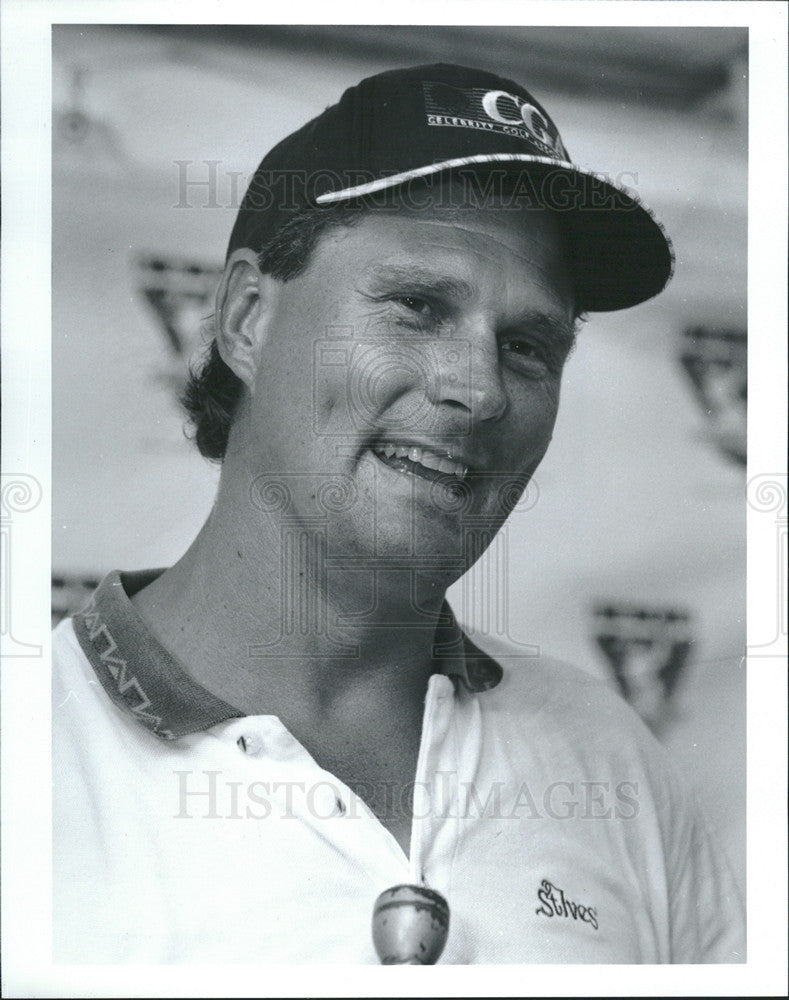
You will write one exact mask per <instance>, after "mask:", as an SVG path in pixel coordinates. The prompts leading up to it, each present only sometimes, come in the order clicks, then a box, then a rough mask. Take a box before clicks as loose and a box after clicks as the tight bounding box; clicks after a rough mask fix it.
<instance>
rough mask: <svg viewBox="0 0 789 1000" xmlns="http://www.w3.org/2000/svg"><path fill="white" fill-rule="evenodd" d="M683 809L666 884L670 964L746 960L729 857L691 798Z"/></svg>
mask: <svg viewBox="0 0 789 1000" xmlns="http://www.w3.org/2000/svg"><path fill="white" fill-rule="evenodd" d="M686 808H687V812H686V817H685V823H683V824H682V826H681V829H683V835H682V837H681V838H679V842H678V843H676V844H675V845H674V847H675V855H674V858H673V864H672V866H671V875H670V879H671V884H670V885H669V887H668V889H669V900H670V903H669V905H670V920H671V951H672V959H671V960H672V963H675V964H683V963H735V962H745V960H746V937H745V909H744V906H743V902H742V899H741V896H740V893H739V890H738V887H737V885H736V882H735V880H734V876H733V874H732V871H731V868H730V867H729V863H728V860H727V858H726V856H725V854H724V853H723V851H722V850H721V849H720V848H719V846H718V845H717V844H716V843H715V840H714V837H713V835H712V834H711V832H710V829H709V827H708V825H707V822H706V819H705V817H704V815H703V814H702V812H701V810H700V808H699V807H698V805H697V803H696V802H695V800H694V799H693V797H689V799H688V801H687V806H686Z"/></svg>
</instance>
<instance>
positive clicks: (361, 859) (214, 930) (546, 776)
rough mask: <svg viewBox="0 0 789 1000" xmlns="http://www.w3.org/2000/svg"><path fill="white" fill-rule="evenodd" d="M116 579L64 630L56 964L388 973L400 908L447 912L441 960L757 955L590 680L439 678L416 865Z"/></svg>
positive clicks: (473, 666) (736, 911)
mask: <svg viewBox="0 0 789 1000" xmlns="http://www.w3.org/2000/svg"><path fill="white" fill-rule="evenodd" d="M153 575H154V574H124V575H123V576H121V575H119V574H118V573H111V574H110V575H109V576H108V577H107V578H106V579H105V580H104V581H103V583H102V584H101V586H100V587H99V589H98V590H97V592H96V594H95V595H94V597H93V598H92V599H91V601H90V603H89V604H88V605H87V607H86V608H85V609H83V611H82V612H80V614H79V615H76V616H75V618H74V619H73V620H70V621H67V622H63V623H61V625H60V626H58V628H57V630H56V632H55V640H54V650H55V656H54V658H55V664H54V678H53V688H54V709H53V720H54V722H53V725H54V745H53V771H54V774H53V781H54V836H53V842H54V859H53V868H54V871H53V885H54V914H53V921H54V951H55V955H54V958H55V961H56V962H59V963H80V962H90V963H95V962H113V963H123V962H139V963H171V962H200V963H214V962H216V963H222V962H241V963H256V962H284V963H294V964H302V963H310V962H345V963H357V964H358V963H377V961H378V959H377V957H376V955H375V952H374V950H373V945H372V937H371V931H370V926H371V917H372V909H373V903H374V901H375V899H376V897H377V896H378V894H379V893H380V892H382V891H383V890H384V889H387V888H390V887H391V886H394V885H397V884H400V883H403V882H421V883H423V884H426V885H427V886H429V887H431V888H434V889H437V890H438V891H439V892H441V893H442V894H443V895H444V896H445V897H446V899H447V901H448V902H449V906H450V912H451V916H450V929H449V938H448V941H447V945H446V948H445V951H444V954H443V955H442V957H441V959H440V961H441V963H454V964H464V963H527V962H550V963H556V962H575V963H589V962H606V963H610V962H631V963H645V962H646V963H654V962H742V961H744V960H745V945H744V931H743V920H742V913H741V906H740V902H739V900H738V898H737V892H736V889H735V887H734V883H733V880H732V878H731V876H730V874H729V871H728V869H727V867H726V865H725V863H724V862H723V860H722V858H721V857H720V856H719V854H718V853H717V851H716V849H715V847H714V845H713V844H712V842H711V840H710V837H709V835H708V833H707V831H706V829H705V827H704V825H703V823H702V821H701V819H700V817H699V815H698V813H697V811H696V809H695V806H694V805H693V804H692V802H691V801H690V798H689V796H688V793H687V792H686V790H685V789H684V787H683V786H682V784H681V782H680V781H679V780H678V779H677V777H676V776H675V773H674V771H673V768H672V767H671V764H670V761H669V760H668V759H667V756H666V754H665V752H664V751H663V749H662V748H661V747H660V745H659V744H658V743H657V742H656V741H655V740H654V738H653V737H652V736H651V734H650V733H649V732H648V731H647V729H646V728H645V727H644V725H643V724H642V723H641V721H640V720H639V719H638V717H637V716H636V715H635V714H634V713H633V712H632V711H631V710H630V708H629V707H628V706H627V705H626V704H625V703H624V702H623V701H622V700H621V699H620V698H619V697H618V696H617V695H615V694H613V693H612V692H610V691H609V690H608V689H607V688H606V687H605V686H604V685H602V684H600V683H599V682H598V681H596V680H594V679H592V678H590V677H588V676H587V675H586V674H584V673H581V672H579V671H577V670H574V669H572V668H569V667H567V666H565V665H563V664H559V663H556V662H554V661H548V660H546V659H545V658H543V657H528V658H509V657H508V658H506V659H504V660H502V661H501V662H497V661H496V660H493V659H492V658H491V657H489V656H487V655H486V654H484V653H482V652H481V651H480V650H479V649H477V648H476V647H475V646H474V645H473V644H472V643H470V642H469V641H468V639H467V638H466V637H465V636H462V633H460V632H459V630H457V631H456V632H455V633H454V634H455V635H456V637H457V642H456V644H455V647H454V649H453V650H452V656H451V657H449V658H447V659H446V666H445V668H444V671H443V673H441V674H435V675H434V676H433V677H431V679H430V683H429V686H428V693H427V698H426V702H425V714H424V721H423V731H422V743H421V748H420V753H419V761H418V766H417V774H416V786H415V798H414V820H413V825H412V837H411V851H410V857H406V855H405V854H404V853H403V851H402V849H401V848H400V846H399V845H398V843H397V841H396V840H395V839H394V837H393V836H392V835H391V834H390V833H389V832H388V830H387V829H386V828H385V827H384V826H383V825H382V824H381V823H380V821H379V820H378V819H377V818H376V817H375V815H374V814H373V813H372V812H371V811H370V810H369V809H368V808H367V807H366V805H365V804H364V802H363V801H362V800H361V799H360V798H359V797H358V796H356V795H355V794H354V793H353V792H352V791H351V790H350V789H349V788H348V787H347V786H346V785H345V784H343V783H342V782H341V781H339V780H338V779H337V778H336V777H335V776H334V775H333V774H331V773H329V772H327V771H325V770H323V769H322V768H320V767H319V766H318V765H317V764H316V763H315V761H314V760H313V759H312V758H311V756H310V755H309V754H308V753H307V751H306V750H305V749H304V747H302V746H301V745H300V744H299V743H298V742H297V741H296V740H295V739H294V738H293V737H292V736H291V735H290V733H289V732H288V731H287V730H286V729H285V727H284V726H283V725H282V723H281V722H280V721H279V719H278V718H276V717H275V716H272V715H258V716H246V717H244V716H242V715H241V713H239V712H238V711H236V710H235V709H233V708H232V706H229V705H227V704H225V703H224V702H221V701H219V700H218V699H216V698H214V697H213V696H212V695H210V694H209V693H208V692H206V691H205V690H204V689H203V688H201V687H200V686H199V685H197V684H195V682H194V681H192V680H191V678H190V677H189V676H188V674H187V672H186V671H185V670H184V669H183V667H181V666H180V665H179V664H178V663H176V661H175V660H173V658H172V657H170V655H169V654H168V653H167V652H166V650H164V649H163V647H162V646H161V645H159V644H158V642H157V641H156V639H155V638H154V637H153V636H152V635H151V634H150V633H149V632H147V630H146V629H145V626H144V625H143V623H142V620H141V619H140V618H139V616H138V615H137V614H136V611H135V610H134V608H133V606H132V604H131V602H130V601H129V598H128V594H131V593H133V592H134V591H135V590H136V589H140V588H141V587H142V586H145V584H146V583H147V582H149V581H150V580H151V579H152V578H153Z"/></svg>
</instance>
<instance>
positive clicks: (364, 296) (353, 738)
mask: <svg viewBox="0 0 789 1000" xmlns="http://www.w3.org/2000/svg"><path fill="white" fill-rule="evenodd" d="M671 267H672V256H671V250H670V245H669V243H668V240H667V238H666V237H665V235H664V233H663V231H662V229H661V228H660V226H659V225H658V224H657V223H656V222H655V221H654V219H653V218H652V216H651V215H650V214H649V213H648V212H647V210H645V209H644V208H643V207H642V206H640V205H639V204H638V203H637V202H636V201H635V199H634V198H633V197H632V196H630V195H628V194H626V193H625V192H622V191H620V190H618V189H617V188H615V187H613V186H612V185H610V184H608V183H607V182H605V181H603V180H601V179H599V178H597V177H594V176H592V175H590V174H587V173H584V172H583V171H580V170H579V169H577V168H576V167H574V166H573V165H572V163H571V162H570V160H569V157H568V154H567V152H566V150H565V149H564V146H563V144H562V141H561V138H560V136H559V133H558V131H557V129H556V127H555V126H554V124H553V122H552V121H551V119H550V117H549V116H548V114H547V112H546V111H545V109H544V108H542V106H541V105H539V104H538V103H537V102H536V101H535V100H534V98H533V97H532V96H531V95H530V94H529V93H528V92H527V91H525V90H524V89H523V88H522V87H520V86H519V85H518V84H516V83H514V82H513V81H510V80H504V79H500V78H498V77H496V76H494V75H492V74H490V73H486V72H481V71H477V70H470V69H466V68H463V67H457V66H447V65H436V66H422V67H417V68H413V69H408V70H403V71H396V72H391V73H384V74H380V75H378V76H376V77H372V78H370V79H368V80H365V81H362V83H360V84H359V85H358V86H357V87H355V88H351V89H350V90H349V91H347V92H346V93H345V95H344V96H343V98H342V99H341V101H340V102H339V103H338V104H337V105H335V106H333V107H331V108H329V109H328V110H327V111H325V112H324V113H323V114H322V115H320V116H319V117H318V118H316V119H315V120H314V121H312V122H310V123H308V124H307V125H306V126H304V128H302V129H301V130H299V131H298V132H296V133H294V134H293V135H291V136H288V137H287V138H286V139H285V140H283V142H281V143H280V144H279V145H278V146H277V147H276V148H275V149H274V150H272V151H271V152H270V153H269V154H268V156H267V157H266V158H265V159H264V160H263V162H262V163H261V165H260V167H259V169H258V171H257V172H256V174H255V177H254V179H253V181H252V183H251V185H250V188H249V190H248V192H247V195H246V197H245V199H244V202H243V204H242V206H241V209H240V211H239V214H238V218H237V220H236V224H235V227H234V229H233V233H232V235H231V238H230V245H229V249H228V256H227V261H226V267H225V270H224V275H223V277H222V280H221V283H220V287H219V290H218V293H217V301H216V312H215V317H214V324H215V339H214V341H213V343H212V344H211V348H210V352H209V355H208V357H207V359H206V363H205V365H204V366H203V368H202V369H201V370H200V371H199V372H197V373H195V375H194V376H193V378H192V381H191V383H190V386H189V389H188V392H187V396H186V405H187V408H188V410H189V412H190V415H191V417H192V419H193V421H194V424H195V437H196V441H197V444H198V446H199V448H200V450H201V452H202V453H203V454H204V455H205V456H207V457H209V458H212V459H216V460H221V461H222V474H221V479H220V484H219V489H218V495H217V499H216V503H215V505H214V508H213V510H212V512H211V515H210V516H209V518H208V520H207V522H206V524H205V526H204V527H203V529H202V531H201V532H200V534H199V535H198V537H197V539H196V540H195V542H194V543H193V545H192V546H191V548H190V549H189V551H188V552H187V553H186V554H185V555H184V556H183V558H182V559H180V560H179V561H178V562H177V563H176V564H175V565H174V566H172V567H170V568H169V569H167V570H164V571H152V572H149V573H131V574H118V573H112V574H110V575H109V576H108V577H107V578H106V579H105V580H104V582H103V583H102V584H101V586H100V587H99V588H98V590H97V592H96V594H95V595H94V597H93V598H92V599H91V601H90V602H89V604H88V605H87V607H86V608H85V609H83V611H81V612H80V613H79V614H78V615H76V616H75V617H74V619H73V622H72V623H67V624H65V625H63V626H61V627H60V629H59V631H58V634H57V639H56V650H57V654H56V655H57V660H58V664H57V668H58V669H57V677H56V682H55V683H56V691H55V711H54V723H55V750H54V762H55V796H56V797H55V872H54V882H55V918H54V919H55V946H56V958H57V959H58V960H59V961H114V962H124V961H136V962H176V961H200V962H221V961H240V962H261V961H268V962H290V963H304V962H324V961H339V962H355V963H366V962H375V961H377V958H376V953H375V951H374V949H373V944H372V938H371V934H370V919H371V914H372V911H373V905H374V903H375V900H376V897H377V896H378V895H379V893H381V892H382V891H384V890H386V889H388V888H390V887H392V886H395V885H397V884H402V883H410V884H412V885H415V886H423V887H428V888H430V889H432V890H435V891H437V892H440V893H441V894H442V895H443V896H444V897H445V898H446V900H447V901H448V905H449V909H450V914H451V916H450V929H449V937H448V940H447V944H446V949H445V951H444V954H443V957H442V959H441V961H443V962H448V963H494V962H495V963H519V962H700V961H743V960H744V946H743V943H742V937H741V927H740V917H739V910H738V903H737V900H736V897H735V892H734V889H733V886H732V883H731V880H730V877H729V875H728V873H727V871H726V869H725V866H724V865H723V864H722V863H721V861H720V859H719V858H718V857H717V855H716V853H715V851H714V849H713V848H712V846H711V844H710V841H709V839H708V837H707V835H706V833H705V831H704V828H703V825H702V823H701V821H700V820H699V818H698V817H697V815H696V814H695V811H694V809H693V807H692V805H691V804H690V802H689V800H688V797H687V795H686V793H685V792H684V790H683V789H682V787H681V786H680V784H679V783H678V782H677V780H676V778H675V777H674V775H673V772H672V769H671V766H670V763H669V762H668V761H667V760H666V759H665V757H664V754H663V753H662V751H661V749H660V747H659V746H658V745H657V744H656V743H655V742H654V741H653V740H652V738H651V737H650V736H649V734H648V733H647V732H646V730H645V728H644V727H643V726H642V724H641V723H640V721H639V720H638V719H637V718H636V717H635V716H634V715H633V713H632V712H630V710H629V709H628V708H627V707H626V706H625V705H624V703H622V702H621V701H620V700H619V699H617V698H616V697H615V696H613V695H612V694H610V693H609V692H608V691H607V690H606V689H604V688H603V687H602V686H601V685H599V684H598V683H596V682H595V681H593V680H591V679H590V678H588V677H587V676H586V675H584V674H582V673H579V672H577V671H575V670H573V669H571V668H568V667H565V666H562V665H560V664H556V663H553V662H549V661H547V660H546V659H545V658H543V657H529V658H520V659H516V658H514V657H512V656H507V657H504V658H500V659H496V658H494V657H493V656H491V655H488V654H486V653H485V652H483V651H482V650H481V649H479V648H477V647H476V646H475V645H474V644H473V643H472V642H471V641H470V640H469V639H468V638H467V637H466V636H464V635H463V633H462V632H461V630H460V629H459V627H458V626H457V624H456V623H455V621H454V619H453V617H452V614H451V612H450V610H449V607H448V605H447V604H446V603H445V599H444V598H445V592H446V590H447V588H448V587H449V586H450V584H451V583H453V582H454V581H455V580H456V579H458V578H459V576H460V575H462V573H463V572H465V570H466V569H468V568H469V566H470V565H471V564H472V563H473V562H474V561H475V560H476V559H477V558H479V556H480V555H481V554H482V552H483V550H484V548H485V547H486V546H487V545H488V544H489V543H490V541H491V539H492V538H493V536H494V535H495V533H496V531H497V530H498V529H499V528H500V527H501V525H502V524H503V523H504V521H505V519H506V517H507V515H508V514H509V512H510V511H511V510H512V508H513V506H514V504H516V503H517V500H518V497H519V496H520V495H521V494H522V493H523V491H524V489H525V488H526V486H527V484H528V481H529V479H530V477H531V476H532V474H533V472H534V470H535V469H536V468H537V466H538V464H539V462H540V461H541V459H542V457H543V456H544V454H545V452H546V449H547V447H548V444H549V442H550V440H551V435H552V430H553V425H554V421H555V419H556V414H557V408H558V402H559V386H560V381H561V373H562V367H563V364H564V362H565V360H566V358H567V356H568V354H569V352H570V350H571V349H572V346H573V340H574V336H575V328H576V324H577V322H578V320H579V318H580V317H581V316H582V315H583V314H584V313H585V312H588V311H592V310H610V309H619V308H624V307H626V306H631V305H634V304H637V303H638V302H641V301H643V300H644V299H647V298H649V297H651V296H652V295H655V294H657V293H658V292H659V291H660V290H661V289H662V288H663V286H664V285H665V284H666V282H667V281H668V279H669V277H670V273H671Z"/></svg>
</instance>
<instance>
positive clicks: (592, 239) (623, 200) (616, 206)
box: [316, 153, 674, 312]
mask: <svg viewBox="0 0 789 1000" xmlns="http://www.w3.org/2000/svg"><path fill="white" fill-rule="evenodd" d="M495 163H505V164H513V165H514V164H526V165H528V172H529V174H530V175H533V176H534V177H536V178H538V179H539V180H540V181H541V184H540V192H541V198H540V202H541V204H543V205H545V207H547V208H550V209H551V210H552V211H554V212H555V213H556V214H557V216H558V217H559V220H560V222H561V226H562V230H563V233H564V237H565V240H566V245H567V250H568V253H569V256H570V269H571V273H572V276H573V280H574V283H575V289H576V294H577V297H578V305H579V309H581V310H583V311H590V312H610V311H614V310H617V309H627V308H628V307H630V306H634V305H638V304H639V303H640V302H645V301H646V300H647V299H650V298H652V297H653V296H655V295H657V294H658V293H659V292H661V291H662V290H663V289H664V288H665V287H666V285H667V284H668V282H669V281H670V279H671V276H672V274H673V270H674V253H673V249H672V246H671V241H670V240H669V238H668V236H667V235H666V233H665V231H664V229H663V226H662V225H661V224H660V222H659V221H658V220H657V219H656V218H655V216H654V215H653V213H652V212H651V211H650V209H649V208H647V207H646V206H645V205H643V204H642V203H641V201H640V200H639V199H638V197H637V196H636V195H635V194H633V193H632V192H630V191H628V190H626V189H625V188H623V187H620V186H618V185H616V184H613V183H612V182H611V181H608V180H604V179H603V178H602V177H600V176H599V175H598V174H595V173H592V172H591V171H587V170H583V169H582V168H580V167H577V166H576V165H575V164H573V163H570V162H569V161H562V160H554V159H551V158H549V157H543V156H532V155H528V154H525V153H524V154H519V153H489V154H482V155H478V156H468V157H457V158H456V159H452V160H443V161H441V162H438V163H431V164H428V165H426V166H423V167H417V168H415V169H413V170H407V171H403V172H401V173H398V174H392V175H391V176H388V177H382V178H379V179H377V180H374V181H370V182H368V183H366V184H359V185H357V186H355V187H348V188H344V189H342V190H338V191H331V192H326V193H324V194H322V195H319V196H318V198H317V199H316V201H317V203H318V204H319V205H329V204H333V203H336V202H342V201H347V200H350V199H354V198H363V197H365V196H367V195H372V194H375V193H376V192H378V191H383V190H386V189H389V188H394V187H399V186H402V185H405V184H409V183H410V182H412V181H419V180H420V179H421V178H428V177H431V176H434V175H436V174H440V173H443V172H448V171H457V170H459V169H460V168H464V167H475V168H476V167H479V168H484V167H485V166H486V165H491V164H495Z"/></svg>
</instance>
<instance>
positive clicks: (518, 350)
mask: <svg viewBox="0 0 789 1000" xmlns="http://www.w3.org/2000/svg"><path fill="white" fill-rule="evenodd" d="M501 350H502V351H503V352H504V353H506V355H507V356H508V358H509V359H510V363H511V364H513V365H514V366H515V367H518V368H521V369H523V370H527V371H529V372H534V371H540V372H542V371H546V370H547V369H548V368H549V367H550V364H549V358H548V355H547V353H546V351H545V350H544V349H543V348H542V347H541V346H540V345H539V344H535V343H534V342H533V341H531V340H523V339H522V338H519V337H514V338H510V339H509V340H505V341H503V342H502V344H501Z"/></svg>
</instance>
